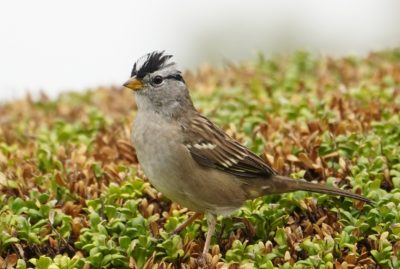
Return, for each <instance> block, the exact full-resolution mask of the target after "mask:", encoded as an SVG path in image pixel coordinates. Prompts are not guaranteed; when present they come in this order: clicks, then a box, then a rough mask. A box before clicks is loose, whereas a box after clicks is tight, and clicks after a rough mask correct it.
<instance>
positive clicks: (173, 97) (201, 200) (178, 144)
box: [124, 51, 370, 254]
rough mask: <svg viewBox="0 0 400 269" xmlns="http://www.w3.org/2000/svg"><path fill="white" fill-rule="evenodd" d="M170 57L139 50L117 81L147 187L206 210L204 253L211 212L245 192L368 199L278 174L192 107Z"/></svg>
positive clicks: (240, 199) (230, 205)
mask: <svg viewBox="0 0 400 269" xmlns="http://www.w3.org/2000/svg"><path fill="white" fill-rule="evenodd" d="M171 57H172V56H171V55H165V54H164V53H163V52H157V51H156V52H152V53H149V54H147V55H145V56H143V57H142V58H140V59H139V60H138V61H137V62H136V63H135V64H134V66H133V70H132V73H131V78H130V79H129V80H128V81H127V82H126V83H125V84H124V86H125V87H128V88H130V89H132V90H133V91H134V94H135V97H136V103H137V107H138V112H137V115H136V120H135V122H134V127H133V135H132V141H133V144H134V146H135V148H136V152H137V156H138V159H139V162H140V164H141V166H142V168H143V171H144V173H145V174H146V175H147V177H148V178H149V180H150V182H151V183H152V184H153V185H154V187H156V188H157V189H158V190H159V191H160V192H162V193H163V194H164V195H165V196H167V197H168V198H170V199H171V200H173V201H175V202H177V203H179V204H180V205H182V206H185V207H188V208H189V209H191V210H193V211H195V212H200V213H204V214H205V215H206V217H207V224H208V232H207V236H206V242H205V246H204V251H203V254H205V253H207V252H208V249H209V245H210V239H211V236H212V234H213V233H214V229H215V223H216V216H217V215H224V216H226V215H229V214H230V213H231V212H233V211H234V210H236V209H238V208H239V207H240V206H241V205H242V204H243V203H244V201H246V200H248V199H253V198H256V197H259V196H263V195H266V194H277V193H284V192H291V191H297V190H302V191H311V192H319V193H326V194H331V195H341V196H346V197H350V198H353V199H357V200H361V201H365V202H370V200H369V199H367V198H365V197H363V196H361V195H358V194H354V193H351V192H348V191H344V190H340V189H337V188H332V187H328V186H324V185H320V184H314V183H310V182H306V181H302V180H293V179H290V178H288V177H284V176H279V175H277V173H276V172H275V171H274V170H273V169H272V168H271V167H269V166H268V165H267V164H266V163H265V162H264V161H263V160H262V159H261V158H259V157H258V156H257V155H256V154H254V153H252V152H251V151H250V150H249V149H247V148H246V147H244V146H243V145H241V144H240V143H239V142H237V141H236V140H234V139H233V138H231V137H230V136H228V135H227V134H226V133H225V132H224V131H223V130H222V129H220V128H219V127H217V126H216V125H214V124H213V123H212V122H211V121H210V120H208V119H207V118H206V117H204V116H203V115H201V114H200V113H199V112H198V111H197V110H196V108H194V106H193V103H192V100H191V98H190V96H189V92H188V89H187V87H186V84H185V81H184V80H183V78H182V76H181V72H180V71H179V70H178V69H177V67H176V65H175V63H174V62H171V61H170V58H171ZM196 216H198V214H196ZM190 219H194V218H190Z"/></svg>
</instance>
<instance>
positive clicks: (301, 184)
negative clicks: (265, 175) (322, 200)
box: [272, 176, 373, 204]
mask: <svg viewBox="0 0 400 269" xmlns="http://www.w3.org/2000/svg"><path fill="white" fill-rule="evenodd" d="M272 180H273V181H274V183H276V184H275V186H280V187H278V188H276V189H275V190H274V192H275V193H279V192H280V189H282V190H284V191H282V192H288V191H309V192H317V193H324V194H329V195H339V196H344V197H348V198H352V199H355V200H359V201H363V202H366V203H369V204H373V202H372V201H371V200H370V199H368V198H366V197H364V196H362V195H359V194H356V193H352V192H349V191H345V190H341V189H338V188H334V187H330V186H326V185H322V184H317V183H311V182H307V181H303V180H294V179H291V178H288V177H284V176H274V177H273V179H272Z"/></svg>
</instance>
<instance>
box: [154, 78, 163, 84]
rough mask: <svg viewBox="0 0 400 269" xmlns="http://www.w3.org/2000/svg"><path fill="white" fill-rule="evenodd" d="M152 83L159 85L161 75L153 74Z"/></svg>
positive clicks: (161, 79)
mask: <svg viewBox="0 0 400 269" xmlns="http://www.w3.org/2000/svg"><path fill="white" fill-rule="evenodd" d="M152 82H153V84H155V85H160V84H161V83H162V82H163V78H162V76H155V77H154V78H153V80H152Z"/></svg>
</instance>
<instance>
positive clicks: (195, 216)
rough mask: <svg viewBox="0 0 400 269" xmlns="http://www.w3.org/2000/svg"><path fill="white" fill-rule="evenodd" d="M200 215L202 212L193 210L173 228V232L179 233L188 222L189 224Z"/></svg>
mask: <svg viewBox="0 0 400 269" xmlns="http://www.w3.org/2000/svg"><path fill="white" fill-rule="evenodd" d="M202 215H203V214H202V213H198V212H195V213H194V214H193V215H191V216H190V217H189V218H188V219H187V220H185V221H184V222H183V223H182V224H180V225H179V226H178V227H176V228H175V230H174V234H179V233H180V232H182V230H183V229H185V228H186V227H187V226H188V225H189V224H191V223H192V222H193V221H195V220H196V219H198V218H200V217H202Z"/></svg>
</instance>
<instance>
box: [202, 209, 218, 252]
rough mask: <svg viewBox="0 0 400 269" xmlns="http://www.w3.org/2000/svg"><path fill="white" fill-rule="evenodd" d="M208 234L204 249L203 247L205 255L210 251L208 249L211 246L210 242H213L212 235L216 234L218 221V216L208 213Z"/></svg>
mask: <svg viewBox="0 0 400 269" xmlns="http://www.w3.org/2000/svg"><path fill="white" fill-rule="evenodd" d="M206 217H207V226H208V230H207V236H206V242H205V243H204V249H203V257H205V255H206V254H207V253H208V249H209V248H210V242H211V236H212V235H213V234H214V231H215V224H216V223H217V216H215V215H213V214H210V213H207V214H206Z"/></svg>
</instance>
